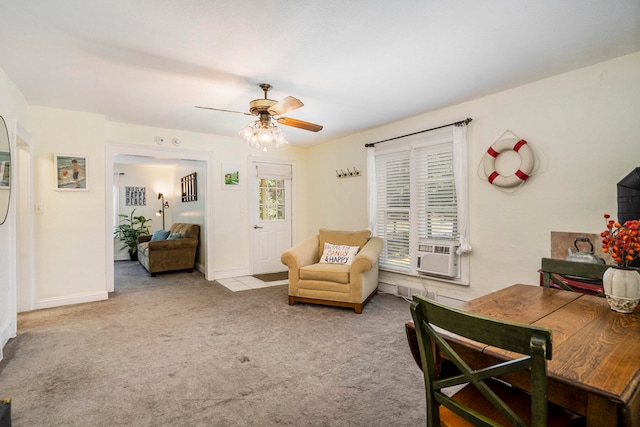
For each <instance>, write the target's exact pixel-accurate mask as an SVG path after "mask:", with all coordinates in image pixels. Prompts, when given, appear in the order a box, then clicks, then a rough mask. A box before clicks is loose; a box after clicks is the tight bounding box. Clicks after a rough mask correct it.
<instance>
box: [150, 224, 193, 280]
mask: <svg viewBox="0 0 640 427" xmlns="http://www.w3.org/2000/svg"><path fill="white" fill-rule="evenodd" d="M169 233H170V235H172V234H173V236H172V239H171V240H168V239H165V240H151V237H152V236H151V235H150V234H145V235H142V236H140V237H138V261H140V264H142V266H143V267H144V268H146V269H147V271H148V272H149V273H151V277H155V275H156V273H160V272H165V271H176V270H188V271H189V272H190V273H191V272H192V271H193V267H194V266H195V262H196V251H197V249H198V242H199V238H200V226H199V225H197V224H187V223H179V222H178V223H175V224H173V225H172V226H171V228H170V229H169ZM177 233H179V237H178V236H176V234H177ZM173 237H178V238H175V239H174V238H173Z"/></svg>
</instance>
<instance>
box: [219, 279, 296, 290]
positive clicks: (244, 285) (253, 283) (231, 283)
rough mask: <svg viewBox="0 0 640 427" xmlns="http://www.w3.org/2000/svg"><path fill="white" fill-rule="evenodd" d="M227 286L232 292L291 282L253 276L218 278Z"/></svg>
mask: <svg viewBox="0 0 640 427" xmlns="http://www.w3.org/2000/svg"><path fill="white" fill-rule="evenodd" d="M216 282H218V283H220V284H221V285H222V286H224V287H225V288H227V289H229V290H230V291H232V292H238V291H248V290H250V289H259V288H268V287H270V286H280V285H286V284H287V283H289V281H288V280H276V281H274V282H263V281H262V280H260V279H256V278H255V277H253V276H240V277H230V278H228V279H216Z"/></svg>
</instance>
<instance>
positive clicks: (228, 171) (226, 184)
mask: <svg viewBox="0 0 640 427" xmlns="http://www.w3.org/2000/svg"><path fill="white" fill-rule="evenodd" d="M222 188H226V189H238V188H240V168H239V167H238V166H235V165H222Z"/></svg>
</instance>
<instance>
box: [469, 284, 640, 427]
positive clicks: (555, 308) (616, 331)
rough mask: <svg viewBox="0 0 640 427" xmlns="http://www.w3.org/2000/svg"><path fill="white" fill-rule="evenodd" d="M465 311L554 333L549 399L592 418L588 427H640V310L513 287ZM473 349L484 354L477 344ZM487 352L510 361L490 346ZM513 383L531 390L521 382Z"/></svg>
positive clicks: (572, 294)
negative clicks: (624, 311)
mask: <svg viewBox="0 0 640 427" xmlns="http://www.w3.org/2000/svg"><path fill="white" fill-rule="evenodd" d="M460 308H461V309H463V310H466V311H470V312H473V313H478V314H482V315H486V316H491V317H495V318H499V319H505V320H510V321H513V322H519V323H526V324H531V325H536V326H542V327H546V328H549V329H551V330H552V331H553V349H552V350H553V354H552V360H550V361H549V363H548V365H547V373H548V377H549V400H550V401H552V402H555V403H558V404H561V405H562V406H565V407H567V408H569V409H571V410H574V411H575V412H577V413H580V414H583V415H586V416H587V425H588V426H607V425H612V426H618V425H623V426H640V307H638V308H636V310H635V311H634V312H633V313H631V314H621V313H617V312H615V311H612V310H611V309H610V308H609V305H608V303H607V301H606V299H604V298H600V297H595V296H591V295H585V294H581V293H577V292H568V291H563V290H558V289H549V288H543V287H539V286H532V285H513V286H509V287H507V288H504V289H501V290H499V291H496V292H493V293H491V294H487V295H484V296H482V297H479V298H476V299H473V300H471V301H469V302H466V303H464V304H463V305H462V306H461V307H460ZM476 344H477V343H476ZM471 347H473V348H474V349H475V351H477V350H478V347H477V345H474V346H471ZM481 353H482V355H483V356H487V357H495V358H498V359H508V358H509V357H510V355H509V354H508V353H506V352H504V351H503V350H499V349H495V348H491V347H486V346H485V347H484V348H483V349H482V350H481ZM513 381H514V383H515V385H518V386H522V387H524V388H525V389H526V388H527V384H524V383H522V384H519V383H518V382H519V379H518V378H514V379H513Z"/></svg>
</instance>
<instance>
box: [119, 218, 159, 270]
mask: <svg viewBox="0 0 640 427" xmlns="http://www.w3.org/2000/svg"><path fill="white" fill-rule="evenodd" d="M135 211H136V210H135V209H134V210H132V211H131V214H130V215H126V214H119V215H118V216H119V217H120V224H118V225H117V226H116V227H115V230H114V232H113V236H114V237H118V238H119V239H120V240H121V241H122V242H124V243H123V245H122V247H121V248H120V249H124V248H128V249H129V258H130V259H131V261H137V260H138V236H141V235H143V234H149V226H147V225H146V223H148V222H151V219H147V218H145V217H144V216H143V215H139V216H134V213H135Z"/></svg>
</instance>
